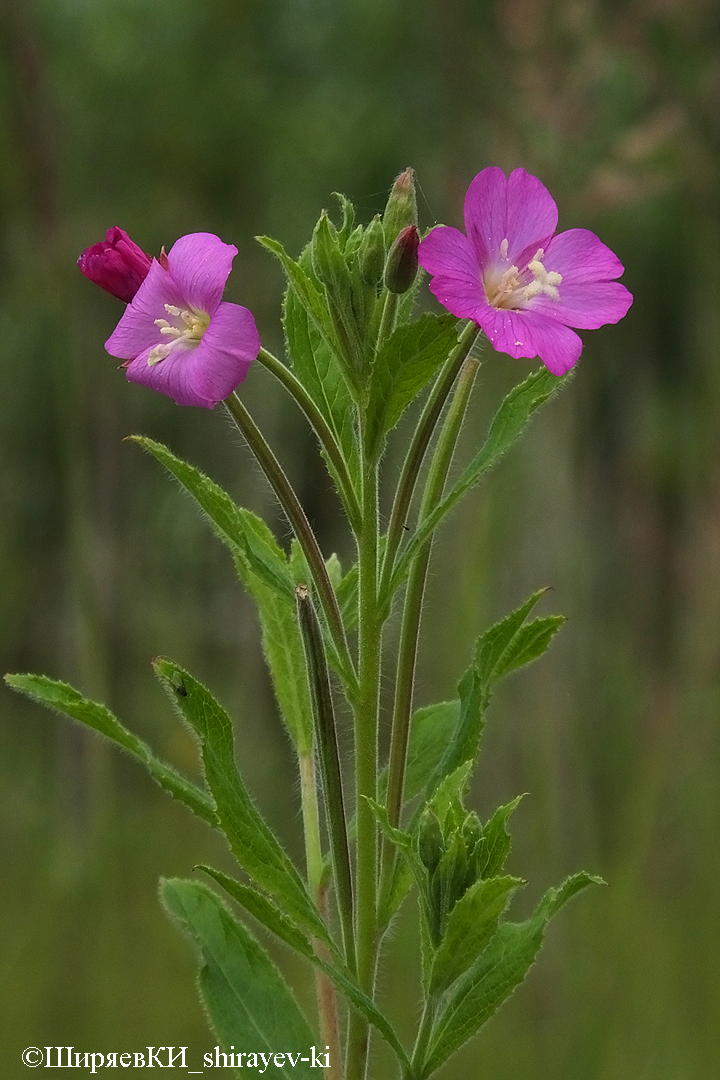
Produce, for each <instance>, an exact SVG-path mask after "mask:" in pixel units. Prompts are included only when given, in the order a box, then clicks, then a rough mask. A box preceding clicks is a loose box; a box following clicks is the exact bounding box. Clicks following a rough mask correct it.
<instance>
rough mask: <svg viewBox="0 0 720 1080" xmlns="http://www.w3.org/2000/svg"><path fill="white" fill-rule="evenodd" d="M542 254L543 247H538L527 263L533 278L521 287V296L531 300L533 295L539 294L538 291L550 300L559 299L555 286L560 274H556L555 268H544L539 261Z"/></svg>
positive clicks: (560, 277)
mask: <svg viewBox="0 0 720 1080" xmlns="http://www.w3.org/2000/svg"><path fill="white" fill-rule="evenodd" d="M544 254H545V251H544V249H543V248H538V249H537V251H536V253H535V255H534V257H533V258H532V259H531V260H530V262H529V263H528V270H529V271H530V273H531V274H532V275H533V279H534V280H533V281H531V282H530V284H529V285H527V286H526V287H525V288H524V289H523V296H524V298H525V299H526V300H532V298H533V296H539V295H540V293H545V295H546V296H549V297H550V299H551V300H559V299H560V293H559V292H558V289H557V287H558V285H559V284H560V283H561V281H562V274H558V272H557V270H546V269H545V267H544V266H543V264H542V262H541V261H540V260H541V259H542V257H543V256H544Z"/></svg>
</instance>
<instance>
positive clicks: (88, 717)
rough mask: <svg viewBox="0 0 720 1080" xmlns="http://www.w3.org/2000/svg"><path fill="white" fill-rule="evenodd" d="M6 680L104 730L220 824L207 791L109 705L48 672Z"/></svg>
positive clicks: (172, 792)
mask: <svg viewBox="0 0 720 1080" xmlns="http://www.w3.org/2000/svg"><path fill="white" fill-rule="evenodd" d="M5 682H6V683H7V684H8V686H11V687H12V688H13V690H18V691H19V692H20V693H21V694H26V695H27V697H29V698H32V700H33V701H37V702H38V703H39V704H41V705H47V706H48V708H51V709H55V710H57V712H60V713H64V714H65V715H66V716H70V717H72V719H73V720H79V721H80V723H82V724H86V725H87V727H90V728H93V730H94V731H98V732H100V734H101V735H104V736H105V737H106V738H107V739H110V741H111V742H113V743H115V745H116V746H119V747H121V748H122V749H123V750H126V751H127V752H128V753H129V754H131V755H132V756H133V757H134V758H136V759H137V760H138V761H140V762H141V763H142V764H143V765H144V766H145V768H146V769H147V771H148V772H149V773H150V775H151V776H152V778H153V780H155V781H157V783H158V784H160V786H161V787H162V788H163V789H164V790H165V791H167V792H168V794H169V795H172V796H173V798H174V799H178V800H179V801H180V802H182V803H185V805H186V806H187V807H189V808H190V810H192V812H193V813H194V814H197V816H198V817H201V818H202V819H203V820H204V821H207V822H208V824H210V825H212V826H213V827H217V825H218V821H217V817H216V814H215V806H214V804H213V801H212V799H211V798H210V797H209V796H208V795H207V793H206V792H204V791H202V790H201V789H200V788H199V787H197V785H196V784H193V783H192V781H190V780H187V779H186V778H185V777H184V776H181V774H180V773H179V772H177V771H176V770H175V769H174V768H173V767H172V766H171V765H167V764H166V763H165V762H164V761H161V760H160V758H158V757H156V755H155V754H154V753H153V751H152V750H151V749H150V747H149V746H148V745H147V743H144V742H143V740H142V739H139V738H138V737H137V735H133V733H132V732H131V731H128V729H127V728H126V727H124V726H123V724H121V723H120V721H119V720H118V719H117V717H116V716H114V715H113V714H112V713H111V712H110V710H109V709H108V708H106V706H105V705H100V704H99V703H98V702H97V701H90V700H89V699H88V698H86V697H83V695H82V694H80V693H79V692H78V691H77V690H75V689H74V688H73V687H72V686H68V684H67V683H64V682H59V681H58V680H57V679H49V678H47V676H45V675H6V676H5Z"/></svg>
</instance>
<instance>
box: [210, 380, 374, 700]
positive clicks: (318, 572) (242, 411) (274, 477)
mask: <svg viewBox="0 0 720 1080" xmlns="http://www.w3.org/2000/svg"><path fill="white" fill-rule="evenodd" d="M224 405H225V407H226V409H227V410H228V412H229V413H230V415H231V416H232V418H233V420H234V421H235V423H236V424H237V426H238V428H239V429H240V431H241V432H242V434H243V436H244V437H245V440H246V442H247V444H248V446H249V447H250V449H251V450H252V452H253V454H254V455H255V458H256V460H257V462H258V464H259V465H260V467H261V469H262V470H263V472H264V473H265V475H266V477H267V478H268V480H269V481H270V486H271V487H272V489H273V491H274V492H275V495H276V496H277V499H278V502H279V503H280V505H281V506H282V508H283V510H284V511H285V516H286V517H287V519H288V521H289V522H290V525H291V527H292V530H293V532H294V533H295V535H296V537H297V539H298V542H299V544H300V546H301V548H302V550H303V554H304V556H305V558H306V560H307V563H308V566H309V568H310V573H311V574H312V577H313V582H314V584H315V587H316V589H317V591H318V596H319V598H320V605H321V607H322V609H323V613H324V615H325V618H326V620H327V625H328V629H329V631H330V636H331V638H332V641H333V644H334V646H335V650H336V652H337V655H338V660H339V662H340V664H341V665H342V669H343V677H344V679H345V681H346V683H347V684H348V687H349V690H350V693H351V695H352V694H353V693H354V692H355V689H356V686H357V680H356V676H355V667H354V665H353V661H352V657H351V655H350V650H349V648H348V643H347V637H346V636H345V627H344V626H343V621H342V616H341V614H340V608H339V606H338V601H337V596H336V595H335V590H334V589H333V587H332V583H331V581H330V578H329V576H328V572H327V567H326V566H325V560H324V559H323V556H322V552H321V551H320V548H319V546H318V542H317V540H316V538H315V533H314V532H313V531H312V527H311V525H310V522H309V521H308V519H307V517H306V516H305V511H304V510H303V508H302V506H301V504H300V500H299V499H298V497H297V495H296V494H295V491H294V489H293V487H292V485H291V483H290V481H289V480H288V478H287V476H286V475H285V473H284V471H283V468H282V466H281V464H280V462H279V461H278V459H277V458H276V457H275V455H274V454H273V452H272V450H271V449H270V447H269V446H268V444H267V442H266V441H265V437H264V436H263V434H262V432H261V431H260V428H259V427H258V426H257V424H256V423H255V421H254V420H253V418H252V417H251V415H250V413H249V412H248V411H247V409H246V408H245V406H244V405H243V403H242V401H241V400H240V398H239V397H238V396H237V394H235V393H232V394H231V395H230V397H227V398H225V401H224Z"/></svg>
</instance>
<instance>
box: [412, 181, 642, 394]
mask: <svg viewBox="0 0 720 1080" xmlns="http://www.w3.org/2000/svg"><path fill="white" fill-rule="evenodd" d="M557 219H558V212H557V206H556V205H555V203H554V201H553V199H552V197H551V196H550V193H549V192H548V191H547V189H546V188H545V187H544V186H543V184H541V183H540V181H539V180H538V179H537V178H536V177H534V176H530V175H529V173H526V172H525V170H524V169H515V171H514V172H512V173H511V174H510V176H509V177H506V176H505V173H504V172H503V171H502V169H498V168H489V169H483V171H482V172H480V173H478V175H477V176H476V177H475V179H474V180H473V181H472V183H471V184H470V187H469V188H468V193H467V196H466V197H465V228H466V230H467V236H466V235H465V234H464V233H461V232H459V231H458V230H457V229H453V228H450V227H448V226H446V225H439V226H437V228H435V229H433V230H432V231H431V232H430V233H429V234H428V235H427V236H426V237H425V239H424V240H423V241H422V242H421V244H420V251H419V260H420V265H421V266H422V267H424V269H425V270H427V271H428V273H430V274H432V275H433V280H432V282H431V284H430V288H431V290H432V291H433V292H434V293H435V296H436V297H437V298H438V300H439V301H440V303H441V304H442V305H443V306H444V307H446V308H447V309H448V311H451V312H452V313H453V315H457V316H458V318H461V319H472V320H473V321H474V322H476V323H477V324H478V326H480V327H481V328H482V329H483V330H484V332H485V334H486V335H487V337H488V338H489V340H490V341H491V343H492V344H493V346H494V347H495V348H496V349H497V350H498V351H499V352H505V353H509V355H510V356H514V357H520V356H526V357H533V356H539V357H540V359H541V360H542V362H543V364H544V365H545V367H546V368H548V370H549V371H551V372H552V373H553V375H564V374H565V373H566V372H567V371H569V370H570V368H572V367H573V366H574V364H575V363H576V361H577V359H578V357H579V356H580V352H581V351H582V341H581V340H580V338H579V337H578V335H577V334H576V333H574V332H573V331H572V330H570V329H569V328H570V327H571V326H576V327H578V328H580V329H581V330H595V329H597V328H598V327H599V326H604V325H605V323H616V322H618V320H620V319H622V317H623V316H624V315H626V314H627V311H628V308H629V307H630V305H631V304H632V296H631V294H630V293H629V292H628V290H627V289H626V288H625V286H624V285H621V284H620V283H619V282H618V281H615V280H614V279H615V278H617V277H620V275H621V274H622V272H623V266H622V263H621V262H620V260H619V259H618V258H617V256H616V255H614V254H613V252H612V251H610V249H609V248H608V247H606V246H605V244H603V243H601V241H600V240H598V238H597V236H595V234H594V233H591V232H589V231H588V230H587V229H569V230H568V231H567V232H564V233H560V234H559V235H558V236H555V235H554V234H555V228H556V226H557Z"/></svg>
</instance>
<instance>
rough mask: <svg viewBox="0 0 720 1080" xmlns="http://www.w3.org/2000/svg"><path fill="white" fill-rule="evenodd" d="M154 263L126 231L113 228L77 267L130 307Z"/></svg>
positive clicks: (83, 255) (94, 245)
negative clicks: (151, 264)
mask: <svg viewBox="0 0 720 1080" xmlns="http://www.w3.org/2000/svg"><path fill="white" fill-rule="evenodd" d="M151 262H152V259H151V258H150V256H149V255H146V254H145V252H144V251H143V250H142V248H139V247H138V246H137V244H136V243H134V242H133V241H132V240H131V239H130V237H129V236H128V234H127V233H126V232H125V230H124V229H119V228H118V227H117V225H113V227H112V229H108V231H107V236H106V239H105V240H101V241H100V243H99V244H93V246H92V247H89V248H86V249H85V251H83V253H82V255H81V256H80V258H79V259H78V266H79V267H80V269H81V270H82V272H83V274H84V275H85V277H86V278H90V280H91V281H94V282H95V284H96V285H99V286H100V288H101V289H105V291H106V292H109V293H110V294H111V295H112V296H116V297H117V298H118V300H124V301H125V303H126V304H129V303H130V301H131V300H132V298H133V296H134V295H135V293H136V292H137V291H138V289H139V288H140V286H141V285H142V283H143V281H144V280H145V278H146V277H147V273H148V270H149V269H150V263H151Z"/></svg>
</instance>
